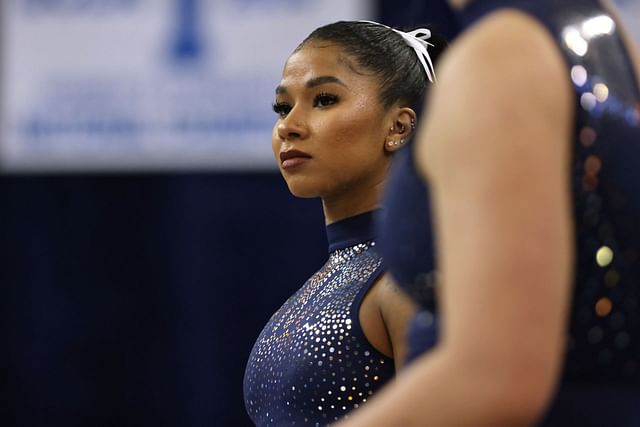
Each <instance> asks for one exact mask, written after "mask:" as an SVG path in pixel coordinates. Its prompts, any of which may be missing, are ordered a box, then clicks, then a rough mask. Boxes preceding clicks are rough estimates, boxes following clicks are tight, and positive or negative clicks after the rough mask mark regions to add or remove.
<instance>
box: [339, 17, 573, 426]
mask: <svg viewBox="0 0 640 427" xmlns="http://www.w3.org/2000/svg"><path fill="white" fill-rule="evenodd" d="M566 73H567V71H566V66H565V65H564V62H563V60H562V57H561V55H560V52H559V51H558V50H557V48H556V46H555V44H554V43H553V41H552V40H551V38H550V36H549V35H548V34H547V32H546V30H544V29H543V28H542V27H541V26H540V25H539V24H538V23H536V22H535V21H533V20H532V19H530V18H529V17H527V16H526V15H524V14H521V13H519V12H515V11H503V12H499V13H495V14H494V15H493V16H491V17H489V18H486V19H484V20H483V21H481V22H479V23H478V24H477V25H476V26H475V27H474V28H473V29H472V30H470V31H469V32H468V33H467V34H466V35H465V36H463V37H462V38H461V39H460V40H458V41H457V42H456V43H455V44H454V45H453V47H452V48H451V49H450V51H449V53H448V55H447V57H446V58H445V60H444V62H443V65H442V66H441V68H440V73H439V85H438V86H437V87H436V90H435V91H434V93H433V97H432V98H431V100H430V104H429V108H428V110H429V114H428V117H427V120H426V127H425V128H423V129H421V134H420V135H419V138H418V141H417V142H418V147H417V149H418V150H417V155H418V163H419V165H420V167H421V169H422V170H423V172H424V174H425V175H426V176H427V177H428V180H429V186H430V189H431V192H432V194H433V208H434V216H435V222H436V223H435V227H436V229H435V230H436V236H437V251H438V260H439V270H440V272H441V279H442V281H441V283H439V295H438V297H439V301H440V307H441V310H442V313H441V314H442V316H443V317H442V319H443V330H442V331H441V341H440V343H439V344H438V346H437V347H436V348H435V349H434V350H433V351H431V352H430V353H428V354H426V355H424V356H423V357H422V358H421V359H419V360H418V361H416V362H415V363H414V364H413V365H412V366H410V367H409V368H407V369H406V370H405V371H404V372H402V373H401V374H400V375H399V376H398V378H397V380H396V381H395V382H394V383H393V384H392V385H391V386H389V387H387V388H386V390H384V392H382V393H379V394H378V395H377V396H375V397H374V398H373V399H372V400H371V402H370V403H369V404H367V405H366V406H365V407H363V408H362V409H361V410H359V411H356V412H355V413H354V414H353V415H352V417H351V418H350V419H349V420H348V421H346V422H344V423H341V424H339V425H340V426H343V427H347V426H348V427H356V426H366V427H372V426H399V427H400V426H402V427H410V426H467V425H468V426H474V427H478V426H496V425H500V426H511V425H513V426H516V425H530V424H531V423H533V422H535V421H536V420H537V419H538V417H540V416H541V415H542V414H543V412H544V410H545V409H546V407H547V405H548V403H549V401H550V399H551V397H552V396H553V391H554V387H555V385H556V382H557V379H558V376H559V373H560V369H561V365H562V360H563V355H564V338H565V328H566V322H567V312H568V306H569V296H570V290H571V277H572V274H571V273H572V271H571V265H572V243H573V239H572V225H571V203H570V188H569V184H570V180H569V165H570V143H569V141H570V133H571V130H572V113H571V111H572V106H573V105H572V96H571V92H570V86H569V80H568V78H567V76H566Z"/></svg>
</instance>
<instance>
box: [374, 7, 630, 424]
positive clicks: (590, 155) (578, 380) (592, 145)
mask: <svg viewBox="0 0 640 427" xmlns="http://www.w3.org/2000/svg"><path fill="white" fill-rule="evenodd" d="M500 8H515V9H519V10H520V11H523V12H524V13H527V14H529V15H530V16H532V17H533V18H534V19H537V20H538V21H539V22H540V23H541V24H542V25H544V26H545V27H546V28H547V29H548V30H549V32H550V33H551V34H552V36H553V38H554V40H556V41H557V44H558V49H559V50H560V51H561V52H562V54H563V55H564V58H565V60H566V64H567V79H568V81H570V82H571V84H572V85H573V88H574V91H575V105H576V107H575V128H574V139H573V145H572V147H573V148H572V151H573V158H572V164H571V185H572V199H573V200H572V201H573V207H574V226H575V254H576V260H575V283H574V294H573V300H572V307H571V313H570V324H569V336H568V338H567V339H568V348H569V350H568V353H567V355H566V359H565V362H566V363H565V369H564V374H563V378H562V385H561V388H560V391H559V392H558V396H557V398H556V400H555V401H554V405H553V406H552V408H551V410H550V411H549V414H548V415H547V418H546V419H545V421H544V424H545V425H581V426H582V425H614V424H609V423H608V422H609V421H611V420H612V419H613V418H610V417H613V415H614V414H612V411H614V412H616V414H615V416H616V417H618V418H616V419H617V420H618V421H616V424H615V425H639V424H636V422H637V420H638V419H640V91H639V90H638V84H637V80H636V77H635V75H634V73H633V69H632V65H631V62H630V59H629V55H628V53H627V52H626V50H625V48H624V46H623V44H622V41H621V37H620V34H619V32H618V28H617V25H616V22H615V21H614V20H613V18H612V17H611V16H610V15H609V14H608V13H607V12H606V11H605V10H604V9H603V8H602V7H601V6H600V5H599V3H598V2H597V1H594V0H581V1H573V0H536V1H526V0H523V1H510V0H489V1H482V0H478V1H476V2H473V3H472V4H471V6H470V7H469V8H467V9H466V10H465V11H463V13H462V14H461V15H460V22H461V23H462V29H464V27H466V26H470V25H473V24H474V23H475V22H477V21H478V20H479V19H482V17H483V16H485V15H486V14H488V13H491V12H493V11H495V10H496V9H500ZM530 90H531V91H533V90H535V88H533V87H529V86H527V82H526V81H523V82H522V92H521V93H520V94H519V96H520V98H521V102H526V99H527V92H528V91H530ZM514 161H516V162H517V159H514ZM413 162H414V160H413V153H412V151H411V148H410V147H409V148H408V149H407V150H406V153H403V154H402V155H401V156H399V157H398V162H397V163H396V164H395V165H394V168H393V170H392V176H391V178H390V184H389V185H388V191H387V196H386V201H385V206H386V207H387V215H386V218H385V220H384V221H383V222H382V230H381V239H380V241H381V250H382V253H383V256H384V257H385V262H386V263H387V265H388V266H389V270H390V272H391V274H392V275H393V277H394V278H396V280H397V281H398V282H399V284H400V286H402V287H403V288H405V289H407V290H408V293H409V294H410V295H418V297H417V298H416V301H418V302H419V303H420V304H421V305H422V307H423V309H424V310H425V312H424V313H423V314H422V317H423V320H422V321H420V320H419V319H416V320H414V322H413V324H412V328H411V344H412V345H411V347H412V349H411V353H412V354H413V355H414V357H415V356H416V355H419V354H420V353H422V352H424V351H426V350H428V349H429V348H430V347H431V346H433V345H434V344H435V342H436V340H437V324H438V322H437V320H438V315H437V305H436V304H435V297H434V294H433V290H434V288H435V287H436V286H437V274H436V273H434V271H435V266H436V265H437V263H436V257H435V256H434V251H433V245H432V237H431V233H432V230H431V218H430V216H429V212H428V206H429V201H428V189H427V188H425V187H424V185H422V183H421V180H420V178H419V177H418V175H417V174H416V172H415V167H414V164H413ZM531 179H535V176H533V177H531ZM425 206H426V207H427V208H426V209H424V210H423V208H424V207H425ZM540 209H544V207H543V206H541V207H540ZM427 239H428V240H427ZM425 313H426V315H425ZM424 319H427V321H425V320H424ZM585 405H587V406H589V408H590V410H589V411H586V410H585V411H583V413H584V414H590V415H589V416H584V417H581V416H580V413H578V412H574V410H575V409H576V408H577V407H580V406H585ZM574 416H575V417H578V418H573V417H574ZM607 420H609V421H607ZM567 423H569V424H567ZM603 423H604V424H603Z"/></svg>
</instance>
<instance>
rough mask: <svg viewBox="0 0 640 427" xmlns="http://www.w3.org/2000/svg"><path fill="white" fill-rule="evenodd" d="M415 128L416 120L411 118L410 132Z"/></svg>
mask: <svg viewBox="0 0 640 427" xmlns="http://www.w3.org/2000/svg"><path fill="white" fill-rule="evenodd" d="M415 128H416V119H414V118H412V119H411V130H414V129H415Z"/></svg>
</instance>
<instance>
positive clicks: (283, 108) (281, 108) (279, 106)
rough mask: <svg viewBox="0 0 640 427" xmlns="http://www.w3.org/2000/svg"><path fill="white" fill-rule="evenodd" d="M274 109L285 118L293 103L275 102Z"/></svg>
mask: <svg viewBox="0 0 640 427" xmlns="http://www.w3.org/2000/svg"><path fill="white" fill-rule="evenodd" d="M273 111H274V112H275V113H276V114H277V115H279V116H280V117H282V118H284V117H286V116H287V114H289V111H291V105H289V104H287V103H286V102H275V103H274V104H273Z"/></svg>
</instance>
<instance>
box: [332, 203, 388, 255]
mask: <svg viewBox="0 0 640 427" xmlns="http://www.w3.org/2000/svg"><path fill="white" fill-rule="evenodd" d="M378 216H380V211H373V212H365V213H361V214H359V215H355V216H352V217H350V218H345V219H342V220H340V221H336V222H334V223H332V224H329V225H327V226H326V233H327V242H328V243H329V253H331V252H333V251H336V250H338V249H343V248H346V247H347V246H353V245H356V244H358V243H363V242H367V241H369V240H373V239H374V237H375V227H374V225H375V221H376V218H377V217H378Z"/></svg>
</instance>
